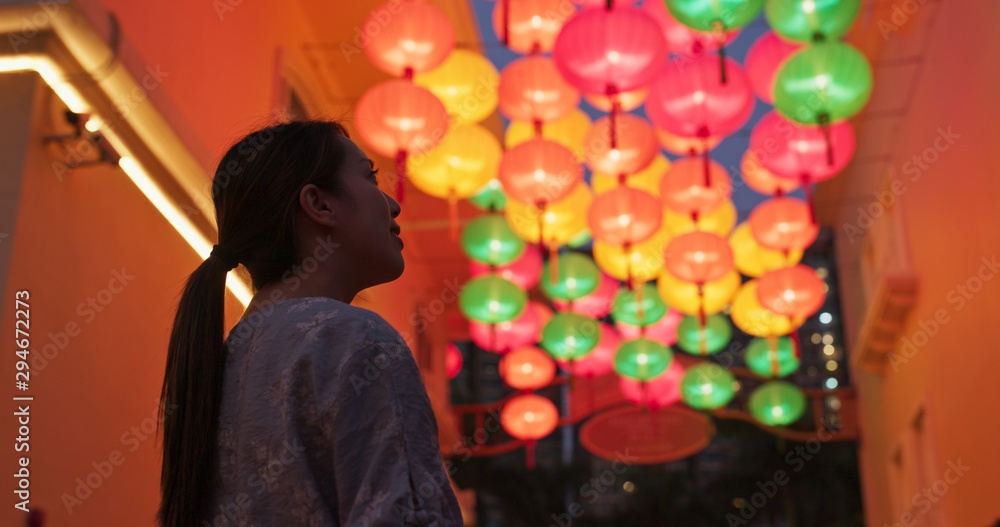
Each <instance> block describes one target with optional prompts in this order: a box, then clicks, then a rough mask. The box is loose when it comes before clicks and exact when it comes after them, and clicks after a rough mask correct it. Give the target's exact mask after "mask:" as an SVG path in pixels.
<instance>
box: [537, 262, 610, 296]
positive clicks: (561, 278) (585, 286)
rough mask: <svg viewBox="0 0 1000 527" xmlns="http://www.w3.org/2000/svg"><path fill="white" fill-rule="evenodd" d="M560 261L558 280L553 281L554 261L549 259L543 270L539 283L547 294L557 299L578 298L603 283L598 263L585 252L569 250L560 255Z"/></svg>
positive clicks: (591, 291)
mask: <svg viewBox="0 0 1000 527" xmlns="http://www.w3.org/2000/svg"><path fill="white" fill-rule="evenodd" d="M555 261H557V262H558V264H557V265H558V266H559V272H558V273H556V276H557V278H558V280H557V281H556V283H554V284H553V283H552V269H551V267H552V262H553V260H549V261H548V263H546V264H545V268H544V269H543V270H542V278H541V280H539V281H538V283H539V284H540V285H541V286H542V291H544V292H545V294H546V296H548V297H549V298H552V299H555V300H576V299H577V298H582V297H584V296H587V295H589V294H590V293H593V292H594V290H596V289H597V286H598V285H600V283H601V271H600V269H598V268H597V264H595V263H594V261H593V260H591V259H590V257H589V256H586V255H584V254H580V253H575V252H569V253H566V254H565V255H560V256H559V258H556V259H555Z"/></svg>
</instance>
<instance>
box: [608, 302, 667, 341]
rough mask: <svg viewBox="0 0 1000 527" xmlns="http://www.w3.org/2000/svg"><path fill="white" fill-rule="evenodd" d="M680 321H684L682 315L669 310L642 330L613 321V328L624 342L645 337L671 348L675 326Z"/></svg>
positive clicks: (641, 328)
mask: <svg viewBox="0 0 1000 527" xmlns="http://www.w3.org/2000/svg"><path fill="white" fill-rule="evenodd" d="M681 320H684V314H683V313H681V312H680V311H677V310H676V309H671V310H670V311H667V314H666V315H663V316H662V317H660V320H657V321H656V322H653V323H652V324H650V325H648V326H646V327H644V328H643V327H639V326H633V325H631V324H626V323H624V322H619V321H615V328H617V329H618V333H619V334H620V335H621V336H622V338H623V339H625V340H635V339H637V338H639V337H646V338H647V339H650V340H653V341H656V342H659V343H660V344H662V345H664V346H673V345H674V343H675V342H677V326H679V325H680V323H681Z"/></svg>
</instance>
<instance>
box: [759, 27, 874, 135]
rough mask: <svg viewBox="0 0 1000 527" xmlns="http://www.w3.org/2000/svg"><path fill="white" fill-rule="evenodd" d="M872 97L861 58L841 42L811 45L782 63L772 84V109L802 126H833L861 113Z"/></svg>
mask: <svg viewBox="0 0 1000 527" xmlns="http://www.w3.org/2000/svg"><path fill="white" fill-rule="evenodd" d="M871 93H872V69H871V66H869V65H868V61H867V60H865V57H864V55H862V54H861V53H860V52H858V51H857V50H856V49H854V48H853V47H851V46H849V45H848V44H844V43H842V42H825V43H820V44H814V45H812V46H808V47H806V48H803V49H802V50H801V51H798V52H796V53H795V54H793V55H792V56H791V57H789V59H788V61H786V62H785V63H784V65H783V66H782V67H781V70H779V71H778V77H777V79H775V81H774V106H775V108H776V109H777V110H778V111H779V112H781V113H782V115H784V116H785V117H787V118H789V119H791V120H792V121H795V122H797V123H802V124H820V125H825V124H828V123H835V122H838V121H842V120H844V119H847V118H849V117H852V116H854V114H856V113H858V112H859V111H861V109H862V108H864V106H865V104H867V103H868V99H869V97H871Z"/></svg>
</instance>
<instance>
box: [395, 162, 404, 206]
mask: <svg viewBox="0 0 1000 527" xmlns="http://www.w3.org/2000/svg"><path fill="white" fill-rule="evenodd" d="M396 175H397V176H399V177H398V178H397V179H396V201H397V202H399V203H400V204H402V203H403V181H404V180H405V179H406V150H400V151H399V152H396Z"/></svg>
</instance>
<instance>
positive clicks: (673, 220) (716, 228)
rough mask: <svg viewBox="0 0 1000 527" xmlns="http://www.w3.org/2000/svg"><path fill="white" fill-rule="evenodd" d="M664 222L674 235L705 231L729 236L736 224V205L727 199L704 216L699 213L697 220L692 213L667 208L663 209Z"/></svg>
mask: <svg viewBox="0 0 1000 527" xmlns="http://www.w3.org/2000/svg"><path fill="white" fill-rule="evenodd" d="M663 223H664V225H665V226H666V228H667V230H669V231H670V234H671V235H673V236H680V235H681V234H687V233H689V232H692V231H705V232H711V233H714V234H718V235H719V236H728V235H729V233H730V231H732V230H733V225H736V206H735V205H733V202H732V201H730V200H728V199H727V200H725V201H723V202H722V204H721V205H719V206H718V207H716V208H715V209H714V210H712V211H710V212H708V213H707V214H705V215H704V216H702V215H698V219H697V221H695V219H694V217H693V216H692V215H690V214H678V213H676V212H673V211H671V210H669V209H667V210H664V211H663Z"/></svg>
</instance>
